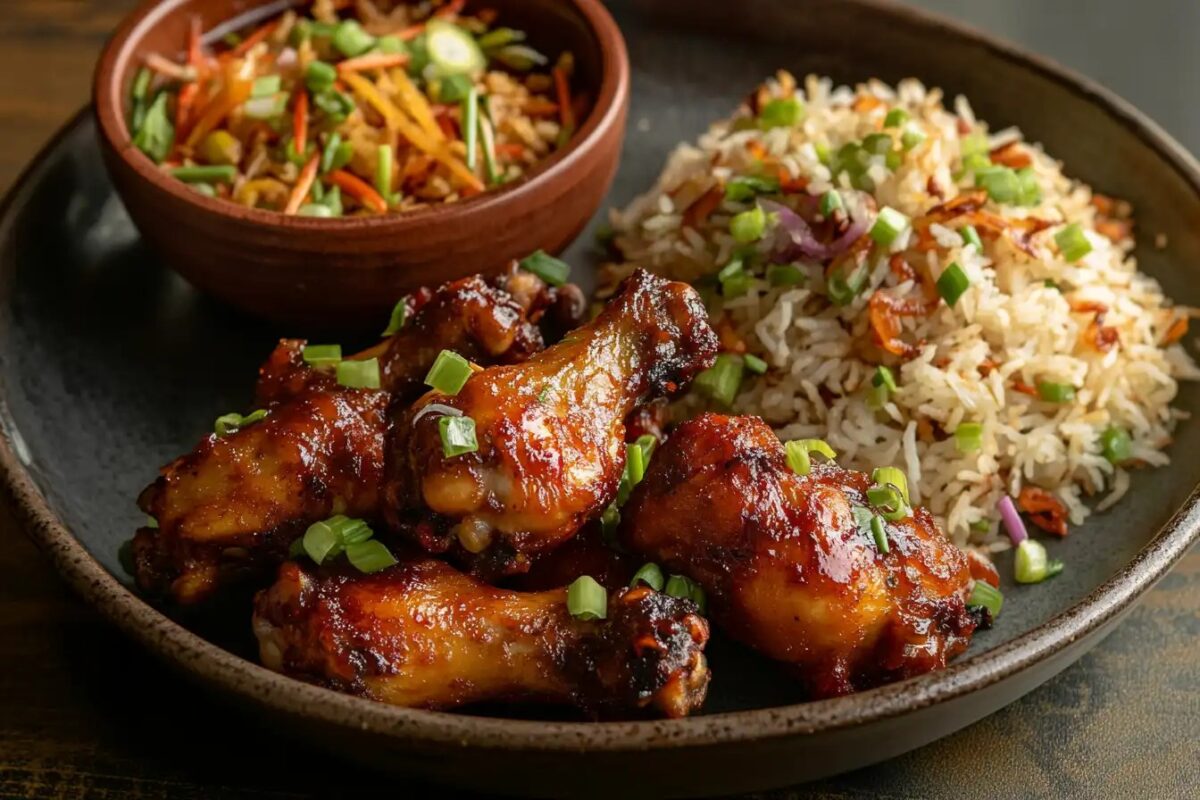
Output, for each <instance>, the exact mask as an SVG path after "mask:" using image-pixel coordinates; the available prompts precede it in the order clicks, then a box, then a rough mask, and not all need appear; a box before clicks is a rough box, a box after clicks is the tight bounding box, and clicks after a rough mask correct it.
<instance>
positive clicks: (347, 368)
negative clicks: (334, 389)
mask: <svg viewBox="0 0 1200 800" xmlns="http://www.w3.org/2000/svg"><path fill="white" fill-rule="evenodd" d="M337 382H338V385H340V386H345V387H347V388H350V389H378V388H379V386H380V381H379V359H378V358H368V359H365V360H363V361H339V362H338V365H337Z"/></svg>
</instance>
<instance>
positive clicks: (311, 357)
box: [300, 344, 342, 367]
mask: <svg viewBox="0 0 1200 800" xmlns="http://www.w3.org/2000/svg"><path fill="white" fill-rule="evenodd" d="M300 355H301V358H303V359H304V363H305V364H308V365H309V366H310V367H327V366H330V365H332V364H337V363H338V362H339V361H341V360H342V346H341V345H340V344H308V345H305V346H304V350H302V351H301V353H300Z"/></svg>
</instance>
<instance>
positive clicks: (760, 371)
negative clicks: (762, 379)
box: [744, 353, 767, 375]
mask: <svg viewBox="0 0 1200 800" xmlns="http://www.w3.org/2000/svg"><path fill="white" fill-rule="evenodd" d="M744 361H745V364H746V369H748V370H749V371H751V372H753V373H754V374H755V375H764V374H766V372H767V362H765V361H763V360H762V359H761V358H759V357H758V356H756V355H754V354H753V353H747V354H746V355H745V357H744Z"/></svg>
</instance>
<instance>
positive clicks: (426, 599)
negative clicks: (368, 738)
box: [254, 557, 709, 717]
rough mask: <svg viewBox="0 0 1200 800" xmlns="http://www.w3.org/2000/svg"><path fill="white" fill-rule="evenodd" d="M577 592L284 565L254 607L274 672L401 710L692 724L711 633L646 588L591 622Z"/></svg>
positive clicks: (404, 572)
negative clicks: (649, 717)
mask: <svg viewBox="0 0 1200 800" xmlns="http://www.w3.org/2000/svg"><path fill="white" fill-rule="evenodd" d="M566 599H567V592H566V589H563V588H558V589H554V590H550V591H545V592H537V593H518V592H511V591H505V590H503V589H496V588H493V587H491V586H488V585H486V584H483V583H480V582H479V581H477V580H475V579H473V578H471V577H469V576H467V575H465V574H463V573H461V572H459V571H458V570H456V569H454V568H453V567H451V566H450V565H448V564H445V563H443V562H441V561H436V560H434V559H430V558H423V557H418V558H415V559H407V560H401V562H400V563H399V564H397V565H395V566H393V567H390V568H388V569H386V570H384V571H382V572H379V573H376V574H373V575H363V574H361V573H357V572H354V571H353V570H352V569H350V568H348V567H342V568H340V569H339V568H328V567H326V568H320V569H316V568H308V567H302V566H300V565H299V564H297V563H295V562H288V563H285V564H284V565H283V566H282V567H281V568H280V570H279V577H278V580H277V581H276V582H275V584H274V585H273V586H271V587H270V588H269V589H267V590H265V591H263V592H260V593H259V595H258V597H257V598H256V600H255V611H254V633H255V635H256V636H257V637H258V641H259V650H260V654H261V656H262V661H263V663H264V664H265V665H266V666H267V667H269V668H271V669H273V670H277V671H279V672H283V673H286V674H288V675H292V676H294V677H298V678H302V679H304V680H308V681H312V682H314V683H319V684H322V685H325V686H329V687H331V688H335V689H338V690H340V691H344V692H348V693H351V694H357V695H362V696H364V697H369V698H372V699H374V700H379V701H382V702H385V703H391V704H394V705H400V706H413V707H421V708H438V709H444V708H453V707H456V706H461V705H465V704H469V703H477V702H482V701H505V702H516V701H538V702H546V703H555V704H566V705H571V706H575V707H577V708H580V709H582V710H583V711H584V712H585V713H588V714H591V715H597V716H606V717H611V716H628V715H630V714H637V713H657V714H660V715H665V716H669V717H680V716H684V715H685V714H687V713H688V712H689V711H691V710H692V709H694V708H696V707H698V706H699V705H700V703H701V702H702V701H703V699H704V695H705V692H706V689H707V686H708V679H709V675H708V667H707V665H706V663H705V659H704V654H703V650H704V644H705V642H706V641H707V639H708V626H707V624H706V623H705V621H704V620H703V619H702V618H700V617H699V616H697V615H696V613H695V606H694V605H693V604H692V603H691V602H690V601H687V600H679V599H676V598H674V597H669V596H667V595H665V594H659V593H656V592H654V591H652V590H650V589H648V588H646V587H639V588H636V589H623V590H620V591H617V592H614V593H613V594H612V595H611V596H610V598H609V601H608V613H607V617H606V618H605V619H603V620H595V621H582V620H579V619H576V618H574V617H572V616H571V614H570V613H569V612H568V610H567V602H566Z"/></svg>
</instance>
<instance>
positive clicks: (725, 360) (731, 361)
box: [695, 353, 745, 406]
mask: <svg viewBox="0 0 1200 800" xmlns="http://www.w3.org/2000/svg"><path fill="white" fill-rule="evenodd" d="M744 370H745V365H744V364H743V362H742V359H740V358H738V357H737V356H735V355H730V354H728V353H722V354H721V355H719V356H717V360H716V361H715V362H714V363H713V365H712V366H711V367H709V368H708V369H706V370H704V371H703V372H701V373H700V374H699V375H697V376H696V380H695V386H696V389H697V390H698V391H700V393H701V394H703V395H705V396H706V397H708V398H710V399H712V400H715V401H716V402H718V403H720V404H721V405H724V406H731V405H733V401H734V399H735V398H736V397H737V394H738V390H739V389H741V387H742V373H743V372H744Z"/></svg>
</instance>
